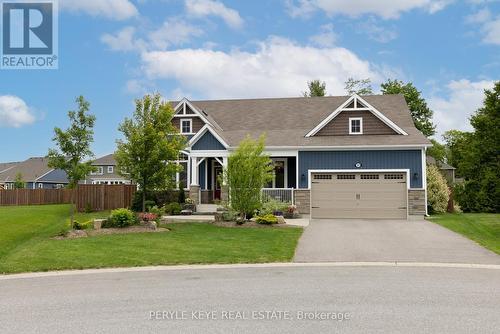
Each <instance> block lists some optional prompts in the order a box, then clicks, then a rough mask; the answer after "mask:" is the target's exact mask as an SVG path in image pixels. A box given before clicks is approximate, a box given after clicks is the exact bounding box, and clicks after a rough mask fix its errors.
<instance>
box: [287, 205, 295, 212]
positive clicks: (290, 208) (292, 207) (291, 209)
mask: <svg viewBox="0 0 500 334" xmlns="http://www.w3.org/2000/svg"><path fill="white" fill-rule="evenodd" d="M287 211H288V213H294V212H295V211H297V206H296V205H294V204H290V205H289V206H288V208H287Z"/></svg>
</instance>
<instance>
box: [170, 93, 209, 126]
mask: <svg viewBox="0 0 500 334" xmlns="http://www.w3.org/2000/svg"><path fill="white" fill-rule="evenodd" d="M186 105H187V106H188V107H189V108H191V110H192V111H193V112H194V114H186ZM180 108H182V110H181V111H182V112H178V111H179V109H180ZM174 111H175V115H174V117H176V118H177V117H183V118H186V117H194V116H198V117H199V118H201V119H202V120H203V122H204V123H205V124H210V125H213V124H212V123H211V122H210V121H209V120H208V118H207V117H206V116H205V115H203V113H202V112H201V111H199V110H198V108H196V107H195V106H194V105H193V104H192V103H191V102H189V100H188V99H186V98H183V99H182V100H181V102H179V103H178V104H177V105H176V106H175V108H174Z"/></svg>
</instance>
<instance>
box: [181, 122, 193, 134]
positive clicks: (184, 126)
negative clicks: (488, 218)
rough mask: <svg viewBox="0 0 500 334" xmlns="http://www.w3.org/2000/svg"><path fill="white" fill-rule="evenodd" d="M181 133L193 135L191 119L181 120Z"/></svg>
mask: <svg viewBox="0 0 500 334" xmlns="http://www.w3.org/2000/svg"><path fill="white" fill-rule="evenodd" d="M181 133H182V134H192V133H193V122H192V120H191V119H181Z"/></svg>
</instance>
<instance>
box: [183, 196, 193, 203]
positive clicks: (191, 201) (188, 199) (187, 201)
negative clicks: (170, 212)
mask: <svg viewBox="0 0 500 334" xmlns="http://www.w3.org/2000/svg"><path fill="white" fill-rule="evenodd" d="M185 202H186V204H194V200H193V199H192V198H189V197H188V198H186V201H185Z"/></svg>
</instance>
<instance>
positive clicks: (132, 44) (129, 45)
mask: <svg viewBox="0 0 500 334" xmlns="http://www.w3.org/2000/svg"><path fill="white" fill-rule="evenodd" d="M134 35H135V28H134V27H125V28H123V29H122V30H120V31H118V32H117V33H116V34H114V35H113V34H104V35H102V36H101V42H103V43H104V44H106V45H107V46H108V47H109V48H110V49H111V50H113V51H136V50H140V49H142V48H143V47H144V42H143V41H142V40H137V39H135V36H134Z"/></svg>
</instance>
